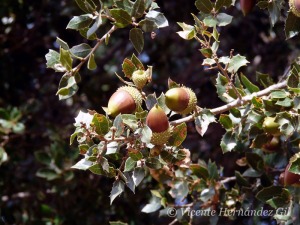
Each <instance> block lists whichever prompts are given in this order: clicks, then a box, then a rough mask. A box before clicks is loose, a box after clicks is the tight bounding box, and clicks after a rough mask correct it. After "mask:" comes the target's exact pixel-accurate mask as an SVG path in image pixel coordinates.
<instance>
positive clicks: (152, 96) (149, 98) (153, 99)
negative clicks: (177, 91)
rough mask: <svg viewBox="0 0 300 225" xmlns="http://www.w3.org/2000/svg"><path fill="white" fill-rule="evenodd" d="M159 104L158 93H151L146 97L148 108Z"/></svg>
mask: <svg viewBox="0 0 300 225" xmlns="http://www.w3.org/2000/svg"><path fill="white" fill-rule="evenodd" d="M155 104H157V99H156V94H155V93H153V94H149V95H148V96H147V99H146V107H147V109H148V110H151V109H152V108H153V106H154V105H155Z"/></svg>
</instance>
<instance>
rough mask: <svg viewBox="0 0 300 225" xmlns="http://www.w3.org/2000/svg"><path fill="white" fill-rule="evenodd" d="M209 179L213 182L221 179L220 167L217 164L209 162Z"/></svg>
mask: <svg viewBox="0 0 300 225" xmlns="http://www.w3.org/2000/svg"><path fill="white" fill-rule="evenodd" d="M207 171H208V178H210V179H212V180H217V179H218V178H219V174H218V167H217V165H216V163H215V162H213V163H212V162H208V165H207Z"/></svg>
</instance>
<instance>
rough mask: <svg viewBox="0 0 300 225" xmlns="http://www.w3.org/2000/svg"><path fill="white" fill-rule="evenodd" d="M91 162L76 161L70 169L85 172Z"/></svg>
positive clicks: (85, 160) (84, 160)
mask: <svg viewBox="0 0 300 225" xmlns="http://www.w3.org/2000/svg"><path fill="white" fill-rule="evenodd" d="M92 164H93V163H92V162H91V161H89V160H88V159H87V158H83V159H81V160H80V161H78V162H77V163H76V164H75V165H74V166H72V167H71V168H73V169H79V170H87V169H89V168H90V167H91V166H92Z"/></svg>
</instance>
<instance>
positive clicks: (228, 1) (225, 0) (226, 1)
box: [215, 0, 235, 11]
mask: <svg viewBox="0 0 300 225" xmlns="http://www.w3.org/2000/svg"><path fill="white" fill-rule="evenodd" d="M234 2H235V0H217V1H216V4H215V9H216V11H219V10H220V9H221V8H222V7H225V8H228V7H229V6H231V5H234Z"/></svg>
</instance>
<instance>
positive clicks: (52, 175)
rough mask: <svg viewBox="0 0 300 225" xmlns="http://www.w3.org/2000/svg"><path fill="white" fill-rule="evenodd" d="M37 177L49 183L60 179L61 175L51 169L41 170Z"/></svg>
mask: <svg viewBox="0 0 300 225" xmlns="http://www.w3.org/2000/svg"><path fill="white" fill-rule="evenodd" d="M36 176H37V177H40V178H44V179H46V180H48V181H51V180H55V179H58V178H59V174H57V173H56V172H55V170H53V169H49V168H41V169H39V170H38V171H37V172H36Z"/></svg>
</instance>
